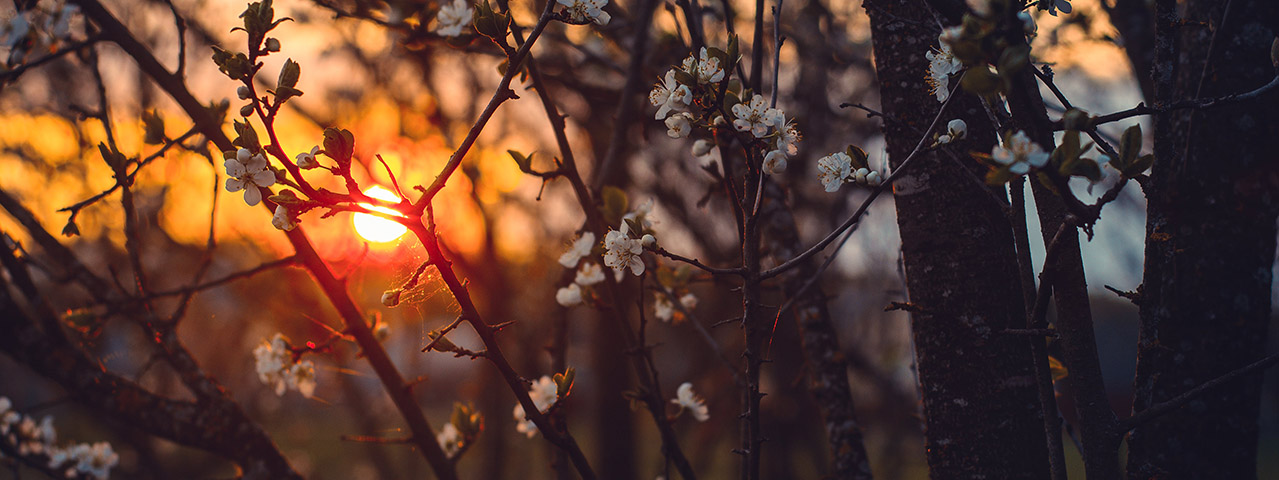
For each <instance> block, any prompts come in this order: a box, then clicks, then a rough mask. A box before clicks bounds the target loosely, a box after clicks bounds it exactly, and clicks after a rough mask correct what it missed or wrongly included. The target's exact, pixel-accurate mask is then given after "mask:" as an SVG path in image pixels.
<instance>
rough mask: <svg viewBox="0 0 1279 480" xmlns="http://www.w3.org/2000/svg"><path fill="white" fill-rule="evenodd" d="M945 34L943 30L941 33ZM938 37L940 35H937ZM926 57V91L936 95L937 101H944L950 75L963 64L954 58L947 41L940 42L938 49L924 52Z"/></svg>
mask: <svg viewBox="0 0 1279 480" xmlns="http://www.w3.org/2000/svg"><path fill="white" fill-rule="evenodd" d="M942 34H943V35H945V32H943V33H942ZM939 39H940V37H939ZM924 57H926V58H928V62H929V63H928V93H932V94H934V95H937V101H938V102H945V101H946V99H947V98H949V97H950V76H951V75H952V74H956V73H959V70H960V69H962V68H963V67H964V64H963V63H961V62H960V61H959V59H958V58H955V55H954V53H952V52H951V51H950V45H949V44H947V42H945V41H942V42H941V48H940V49H934V50H933V51H931V52H928V53H926V54H924Z"/></svg>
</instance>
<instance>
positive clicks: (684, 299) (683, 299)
mask: <svg viewBox="0 0 1279 480" xmlns="http://www.w3.org/2000/svg"><path fill="white" fill-rule="evenodd" d="M679 304H680V305H683V306H684V309H685V310H692V309H694V308H697V295H693V292H688V293H685V294H684V295H682V296H680V297H679Z"/></svg>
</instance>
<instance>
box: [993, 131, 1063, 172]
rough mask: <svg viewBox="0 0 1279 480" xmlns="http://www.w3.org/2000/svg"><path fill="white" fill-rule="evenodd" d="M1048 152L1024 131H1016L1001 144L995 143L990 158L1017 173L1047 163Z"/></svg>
mask: <svg viewBox="0 0 1279 480" xmlns="http://www.w3.org/2000/svg"><path fill="white" fill-rule="evenodd" d="M1048 157H1049V154H1048V153H1047V152H1045V151H1044V149H1043V147H1040V146H1039V144H1037V143H1035V142H1034V141H1031V139H1030V137H1028V136H1026V132H1024V131H1018V132H1017V133H1016V134H1013V135H1012V136H1010V137H1008V140H1007V141H1005V142H1004V144H1003V145H996V146H995V148H994V150H992V151H991V152H990V158H991V159H993V160H994V161H995V162H997V163H999V164H1000V165H1004V166H1007V167H1008V171H1009V172H1012V173H1014V174H1017V175H1022V174H1025V173H1026V172H1029V171H1030V169H1031V168H1039V167H1042V166H1044V165H1046V164H1048Z"/></svg>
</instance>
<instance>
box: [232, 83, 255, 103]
mask: <svg viewBox="0 0 1279 480" xmlns="http://www.w3.org/2000/svg"><path fill="white" fill-rule="evenodd" d="M235 95H236V96H238V97H240V100H248V99H249V97H250V96H252V95H253V93H252V92H249V87H247V86H244V85H240V88H237V89H235Z"/></svg>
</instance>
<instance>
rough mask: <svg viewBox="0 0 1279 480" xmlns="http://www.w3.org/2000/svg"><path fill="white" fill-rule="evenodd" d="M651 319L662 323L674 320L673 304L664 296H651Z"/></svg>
mask: <svg viewBox="0 0 1279 480" xmlns="http://www.w3.org/2000/svg"><path fill="white" fill-rule="evenodd" d="M653 317H655V318H657V319H658V320H661V321H663V322H670V321H671V319H672V318H675V304H673V303H671V299H670V298H667V297H666V295H665V294H662V293H658V294H656V295H653Z"/></svg>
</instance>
